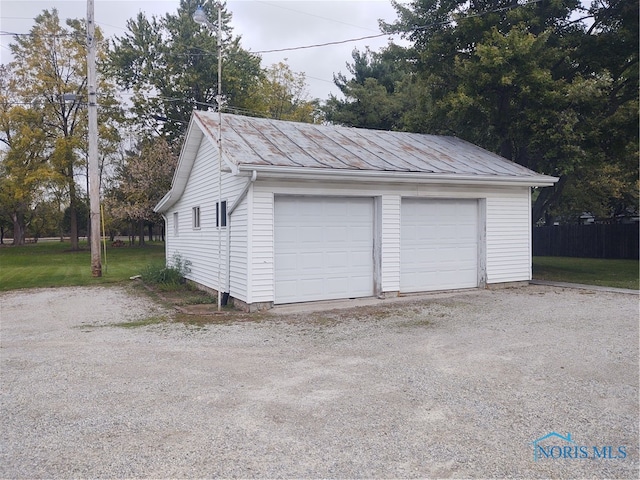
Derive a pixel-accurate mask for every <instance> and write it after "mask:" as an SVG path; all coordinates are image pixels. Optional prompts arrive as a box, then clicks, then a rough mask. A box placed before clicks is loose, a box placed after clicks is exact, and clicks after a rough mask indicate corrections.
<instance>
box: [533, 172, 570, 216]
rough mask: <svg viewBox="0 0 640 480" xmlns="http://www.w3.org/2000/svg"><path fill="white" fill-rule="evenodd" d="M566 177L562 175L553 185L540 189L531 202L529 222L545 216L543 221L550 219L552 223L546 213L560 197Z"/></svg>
mask: <svg viewBox="0 0 640 480" xmlns="http://www.w3.org/2000/svg"><path fill="white" fill-rule="evenodd" d="M567 180H568V177H567V176H566V175H562V176H561V177H560V180H558V182H557V183H556V184H555V185H554V186H553V187H545V188H543V189H542V190H541V191H540V195H538V198H536V201H535V203H534V204H533V208H532V210H533V212H532V215H531V222H532V224H533V225H535V224H536V223H538V221H539V220H541V219H542V218H545V223H546V222H548V221H551V223H552V224H553V218H552V217H551V216H550V215H548V210H549V208H550V207H552V206H554V205H555V204H556V203H557V202H558V200H559V199H560V195H562V191H563V190H564V186H565V184H566V183H567Z"/></svg>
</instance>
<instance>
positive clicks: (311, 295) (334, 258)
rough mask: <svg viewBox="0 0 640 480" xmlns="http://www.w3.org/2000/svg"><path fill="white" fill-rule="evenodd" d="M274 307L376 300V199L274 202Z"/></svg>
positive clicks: (289, 198) (295, 198)
mask: <svg viewBox="0 0 640 480" xmlns="http://www.w3.org/2000/svg"><path fill="white" fill-rule="evenodd" d="M274 215H275V232H274V233H275V290H276V291H275V303H279V304H281V303H293V302H308V301H314V300H333V299H339V298H355V297H366V296H371V295H373V199H372V198H343V197H339V198H336V197H287V196H283V197H276V198H275V214H274Z"/></svg>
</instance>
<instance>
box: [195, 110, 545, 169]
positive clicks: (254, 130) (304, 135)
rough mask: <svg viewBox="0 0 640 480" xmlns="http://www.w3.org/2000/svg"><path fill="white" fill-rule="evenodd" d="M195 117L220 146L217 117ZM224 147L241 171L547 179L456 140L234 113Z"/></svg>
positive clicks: (225, 118)
mask: <svg viewBox="0 0 640 480" xmlns="http://www.w3.org/2000/svg"><path fill="white" fill-rule="evenodd" d="M194 116H195V117H196V118H197V120H198V121H199V122H198V123H200V125H201V126H202V128H203V129H204V130H205V132H204V133H205V135H206V136H209V137H210V138H211V139H212V140H213V141H217V136H218V114H217V113H213V112H202V111H197V112H195V113H194ZM222 148H223V151H224V155H225V156H226V157H227V160H228V161H230V162H231V163H233V164H235V165H237V166H242V165H244V166H273V167H302V168H305V169H331V170H360V171H377V172H420V173H431V174H449V175H456V174H457V175H464V176H469V175H478V176H483V177H485V176H495V177H512V178H513V177H518V178H521V179H524V178H532V179H534V178H536V179H538V180H540V177H543V176H542V175H539V174H537V173H536V172H534V171H532V170H529V169H528V168H525V167H523V166H521V165H518V164H517V163H514V162H511V161H509V160H507V159H505V158H503V157H500V156H499V155H496V154H494V153H492V152H489V151H487V150H484V149H483V148H480V147H478V146H475V145H473V144H471V143H469V142H466V141H464V140H461V139H459V138H456V137H449V136H438V135H425V134H420V133H406V132H388V131H380V130H366V129H362V128H348V127H339V126H328V125H313V124H309V123H297V122H288V121H281V120H270V119H264V118H253V117H244V116H239V115H231V114H223V115H222ZM546 178H547V179H548V180H547V181H549V179H551V178H553V177H546Z"/></svg>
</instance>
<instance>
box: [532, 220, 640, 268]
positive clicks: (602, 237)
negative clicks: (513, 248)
mask: <svg viewBox="0 0 640 480" xmlns="http://www.w3.org/2000/svg"><path fill="white" fill-rule="evenodd" d="M638 232H639V230H638V225H637V224H627V225H622V224H613V225H605V224H595V225H558V226H553V227H534V229H533V255H534V256H551V257H583V258H627V259H636V260H637V259H638V250H639V249H640V245H639V242H638V238H639V236H640V235H639V233H638Z"/></svg>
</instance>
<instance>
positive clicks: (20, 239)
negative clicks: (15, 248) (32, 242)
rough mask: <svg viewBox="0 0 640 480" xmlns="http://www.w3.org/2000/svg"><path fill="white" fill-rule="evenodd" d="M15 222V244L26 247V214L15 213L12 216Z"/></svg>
mask: <svg viewBox="0 0 640 480" xmlns="http://www.w3.org/2000/svg"><path fill="white" fill-rule="evenodd" d="M11 220H13V244H14V245H24V214H22V213H17V212H14V213H12V214H11Z"/></svg>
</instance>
